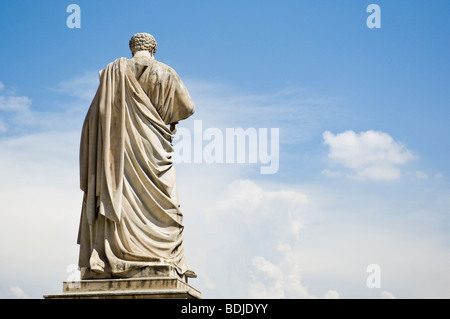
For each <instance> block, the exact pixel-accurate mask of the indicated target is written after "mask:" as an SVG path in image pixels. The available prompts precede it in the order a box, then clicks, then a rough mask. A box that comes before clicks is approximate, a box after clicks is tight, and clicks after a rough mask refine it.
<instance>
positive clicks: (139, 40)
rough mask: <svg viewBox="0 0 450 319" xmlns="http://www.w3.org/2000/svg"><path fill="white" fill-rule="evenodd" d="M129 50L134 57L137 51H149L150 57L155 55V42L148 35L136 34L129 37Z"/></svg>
mask: <svg viewBox="0 0 450 319" xmlns="http://www.w3.org/2000/svg"><path fill="white" fill-rule="evenodd" d="M129 44H130V50H131V53H132V54H133V55H134V53H136V52H137V51H142V50H146V51H149V52H150V54H151V55H154V54H155V53H156V48H157V45H156V40H155V38H154V37H153V36H152V35H151V34H149V33H136V34H135V35H133V36H132V37H131V40H130V43H129Z"/></svg>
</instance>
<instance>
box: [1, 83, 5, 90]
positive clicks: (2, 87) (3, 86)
mask: <svg viewBox="0 0 450 319" xmlns="http://www.w3.org/2000/svg"><path fill="white" fill-rule="evenodd" d="M4 88H5V85H4V84H3V83H2V82H0V91H1V90H3V89H4Z"/></svg>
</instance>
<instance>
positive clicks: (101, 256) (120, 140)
mask: <svg viewBox="0 0 450 319" xmlns="http://www.w3.org/2000/svg"><path fill="white" fill-rule="evenodd" d="M99 75H100V85H99V87H98V90H97V93H96V95H95V97H94V99H93V101H92V104H91V106H90V108H89V111H88V113H87V115H86V118H85V122H84V124H83V129H82V134H81V143H80V187H81V189H82V191H83V192H84V196H83V203H82V211H81V220H80V227H79V233H78V244H79V245H80V255H79V266H80V268H81V269H88V270H90V271H93V272H96V273H103V274H107V275H111V276H112V277H127V274H128V273H129V272H130V271H133V270H136V269H141V268H143V267H146V266H153V265H155V266H157V265H165V266H172V267H174V268H175V269H176V271H177V272H178V274H180V275H183V274H185V273H186V272H187V271H188V270H189V267H188V264H187V262H186V259H185V256H184V246H183V223H182V222H183V215H182V213H181V211H180V208H179V203H178V195H177V189H176V181H175V168H174V166H173V158H172V155H173V146H172V138H173V135H172V132H171V131H170V130H169V128H168V127H167V125H169V124H173V123H177V122H179V121H180V120H183V119H185V118H187V117H189V116H190V115H192V114H193V113H194V104H193V102H192V100H191V98H190V96H189V93H188V92H187V90H186V88H185V86H184V84H183V82H182V81H181V79H180V78H179V76H178V74H177V73H176V72H175V71H174V70H173V69H172V68H170V67H169V66H167V65H165V64H163V63H161V62H158V61H156V60H155V59H153V57H150V58H141V59H139V58H133V59H130V60H128V59H126V58H120V59H117V60H116V61H114V62H112V63H110V64H108V65H107V67H105V68H104V69H103V70H102V71H100V74H99Z"/></svg>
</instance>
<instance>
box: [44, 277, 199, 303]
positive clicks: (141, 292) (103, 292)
mask: <svg viewBox="0 0 450 319" xmlns="http://www.w3.org/2000/svg"><path fill="white" fill-rule="evenodd" d="M201 297H202V295H201V292H200V291H198V290H196V289H195V288H193V287H191V286H190V285H188V284H187V283H186V282H184V281H183V280H181V279H179V278H173V277H150V278H128V279H92V280H80V281H75V282H64V283H63V293H62V294H54V295H45V296H44V298H45V299H201Z"/></svg>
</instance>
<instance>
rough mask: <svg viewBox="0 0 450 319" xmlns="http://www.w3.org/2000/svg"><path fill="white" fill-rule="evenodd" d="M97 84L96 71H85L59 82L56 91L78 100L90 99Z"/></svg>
mask: <svg viewBox="0 0 450 319" xmlns="http://www.w3.org/2000/svg"><path fill="white" fill-rule="evenodd" d="M98 84H99V77H98V72H93V71H85V72H84V74H83V75H75V76H74V77H73V78H71V79H69V80H67V81H62V82H61V83H59V84H58V86H57V87H56V91H57V92H58V93H61V94H65V95H68V96H71V97H74V98H77V99H80V100H84V101H91V100H92V99H93V98H94V95H95V92H96V91H97V88H98Z"/></svg>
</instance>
